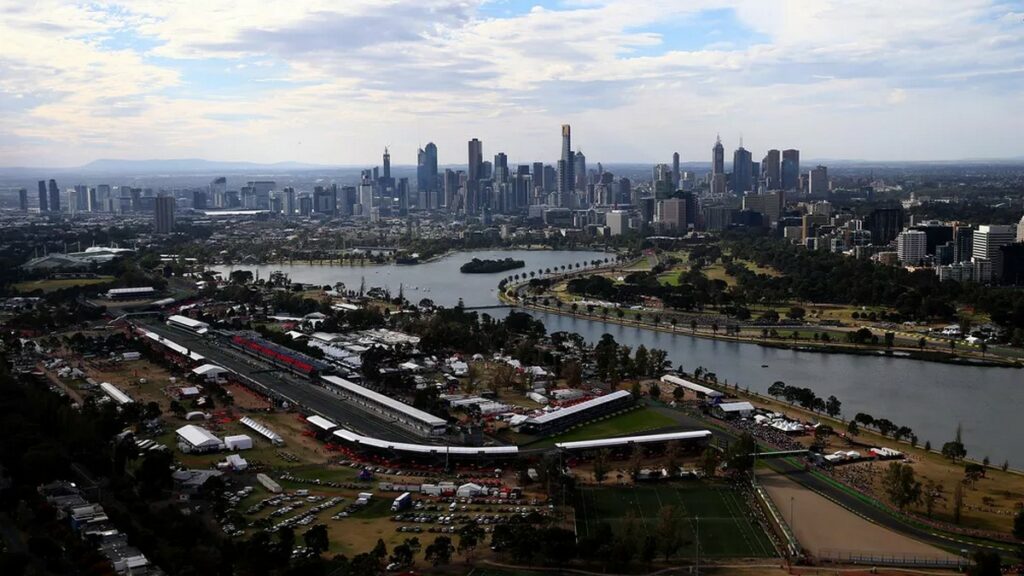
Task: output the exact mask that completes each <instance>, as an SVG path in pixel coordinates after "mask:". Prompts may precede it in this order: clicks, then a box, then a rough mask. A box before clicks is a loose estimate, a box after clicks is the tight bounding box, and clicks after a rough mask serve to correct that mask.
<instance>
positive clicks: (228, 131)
mask: <svg viewBox="0 0 1024 576" xmlns="http://www.w3.org/2000/svg"><path fill="white" fill-rule="evenodd" d="M1022 4H1024V2H1021V1H1020V0H1015V1H1012V2H997V1H990V0H958V1H949V2H941V3H935V2H930V1H924V0H904V1H902V2H898V3H894V2H890V1H881V0H863V1H862V2H857V3H852V2H841V1H838V0H814V1H810V0H806V1H805V0H688V1H686V2H680V1H677V0H564V1H557V2H555V1H550V0H546V1H521V0H492V1H483V2H480V1H477V0H419V1H415V2H411V1H410V2H406V1H404V0H391V1H387V2H382V1H380V0H346V2H342V3H339V2H332V1H328V0H309V1H299V0H287V1H285V0H265V1H262V2H255V1H253V2H245V1H243V2H232V3H222V2H217V1H213V0H202V1H200V0H183V1H182V2H173V3H168V2H163V1H159V0H133V1H132V2H124V3H117V2H113V3H111V2H102V1H97V2H91V3H88V4H82V3H77V2H60V1H57V0H40V1H38V2H34V3H32V4H25V3H23V2H17V1H14V0H0V37H3V38H5V42H4V43H2V44H0V165H51V166H68V165H77V164H82V163H85V162H88V161H91V160H93V159H95V158H101V157H105V158H110V157H118V158H179V157H204V158H209V159H215V160H251V161H267V162H272V161H285V160H296V161H305V162H318V163H327V164H360V163H370V162H375V161H377V158H378V156H379V153H380V149H381V148H382V147H383V145H384V144H390V145H391V147H392V152H393V157H394V161H395V162H396V163H412V162H414V161H415V151H416V148H417V147H418V146H420V145H422V144H425V143H426V142H427V141H434V142H436V143H437V144H438V147H439V152H440V156H441V161H442V162H461V161H464V156H465V146H466V145H465V142H466V141H467V140H468V139H470V138H473V137H478V138H481V139H482V140H483V141H484V143H485V149H484V152H485V155H491V154H493V153H495V152H498V151H505V152H507V153H508V154H509V157H510V160H512V161H515V162H528V161H533V160H545V161H551V160H553V159H554V158H555V157H557V154H558V126H559V125H560V124H562V123H570V124H572V125H573V129H574V130H573V132H574V136H575V141H576V143H577V144H578V145H579V146H580V147H581V148H583V149H584V150H585V151H586V152H587V155H588V158H589V159H592V160H593V161H602V160H603V161H605V162H616V161H642V162H648V161H649V162H659V161H665V160H666V159H667V158H668V157H670V156H671V154H672V152H673V151H679V152H680V153H681V154H682V156H683V159H684V160H687V159H698V160H704V159H706V156H707V155H708V151H709V149H710V146H711V144H712V142H713V141H714V137H715V134H717V133H721V134H722V137H723V140H724V141H725V143H726V146H727V148H732V147H734V146H735V145H736V144H737V143H738V139H739V136H740V135H741V134H742V135H743V137H744V143H745V145H746V147H747V148H748V149H751V150H752V151H753V152H754V154H755V156H757V155H759V154H763V151H764V150H765V149H767V148H788V147H796V148H800V149H801V150H803V151H804V155H805V157H808V158H814V157H831V158H849V159H878V160H927V159H936V160H939V159H956V158H965V157H971V158H976V157H1019V156H1024V149H1022V145H1021V144H1020V138H1019V134H1021V133H1022V131H1024V120H1022V115H1021V114H1020V113H1019V111H1020V110H1022V109H1024V56H1022V55H1024V34H1022V32H1024V6H1022Z"/></svg>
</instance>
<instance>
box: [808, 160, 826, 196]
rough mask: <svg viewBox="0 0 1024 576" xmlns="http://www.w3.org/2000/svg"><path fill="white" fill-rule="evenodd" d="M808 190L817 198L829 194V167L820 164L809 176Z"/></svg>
mask: <svg viewBox="0 0 1024 576" xmlns="http://www.w3.org/2000/svg"><path fill="white" fill-rule="evenodd" d="M807 190H808V192H809V194H810V195H811V196H814V197H815V198H823V197H825V196H828V192H829V190H828V168H826V167H824V166H822V165H820V164H819V165H818V166H817V167H816V168H814V169H813V170H811V172H810V174H809V175H808V177H807Z"/></svg>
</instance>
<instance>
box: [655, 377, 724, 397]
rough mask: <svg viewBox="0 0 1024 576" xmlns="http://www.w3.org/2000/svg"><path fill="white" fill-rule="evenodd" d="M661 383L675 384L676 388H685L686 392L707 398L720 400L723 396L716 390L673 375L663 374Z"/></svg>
mask: <svg viewBox="0 0 1024 576" xmlns="http://www.w3.org/2000/svg"><path fill="white" fill-rule="evenodd" d="M661 381H662V382H666V383H668V384H675V385H676V386H680V387H682V388H686V389H687V390H692V391H693V392H697V393H700V394H703V395H705V396H707V397H708V398H720V397H722V396H724V394H722V393H721V392H719V391H718V390H715V389H713V388H708V387H707V386H701V385H700V384H697V383H696V382H690V381H689V380H687V379H685V378H680V377H679V376H676V375H675V374H665V375H664V376H662V377H661Z"/></svg>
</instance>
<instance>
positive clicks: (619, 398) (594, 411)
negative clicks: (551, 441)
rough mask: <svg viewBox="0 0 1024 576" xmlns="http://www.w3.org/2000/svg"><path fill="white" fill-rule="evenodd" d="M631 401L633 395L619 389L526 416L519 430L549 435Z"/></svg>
mask: <svg viewBox="0 0 1024 576" xmlns="http://www.w3.org/2000/svg"><path fill="white" fill-rule="evenodd" d="M632 403H633V395H632V394H630V393H629V392H627V391H625V390H619V391H617V392H612V393H611V394H606V395H604V396H598V397H596V398H591V399H590V400H587V401H585V402H580V403H579V404H573V405H572V406H569V407H567V408H562V409H560V410H553V411H551V412H545V413H544V414H542V415H540V416H535V417H533V418H528V419H527V420H526V421H525V422H523V424H522V426H521V430H522V431H523V432H525V433H527V434H535V435H538V436H550V435H552V434H558V433H559V432H563V431H565V430H567V429H569V428H571V427H573V426H576V425H578V424H583V423H585V422H589V421H590V420H593V419H595V418H599V417H601V416H607V415H608V414H611V413H613V412H616V411H618V410H621V409H623V408H626V407H628V406H629V405H631V404H632Z"/></svg>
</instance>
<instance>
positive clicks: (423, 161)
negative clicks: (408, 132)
mask: <svg viewBox="0 0 1024 576" xmlns="http://www.w3.org/2000/svg"><path fill="white" fill-rule="evenodd" d="M416 188H417V191H418V192H420V198H422V199H423V202H422V204H421V205H420V208H425V209H431V208H437V204H438V202H437V146H435V145H434V143H433V142H428V143H427V145H426V146H425V147H423V148H422V149H420V150H419V151H418V152H417V154H416Z"/></svg>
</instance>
